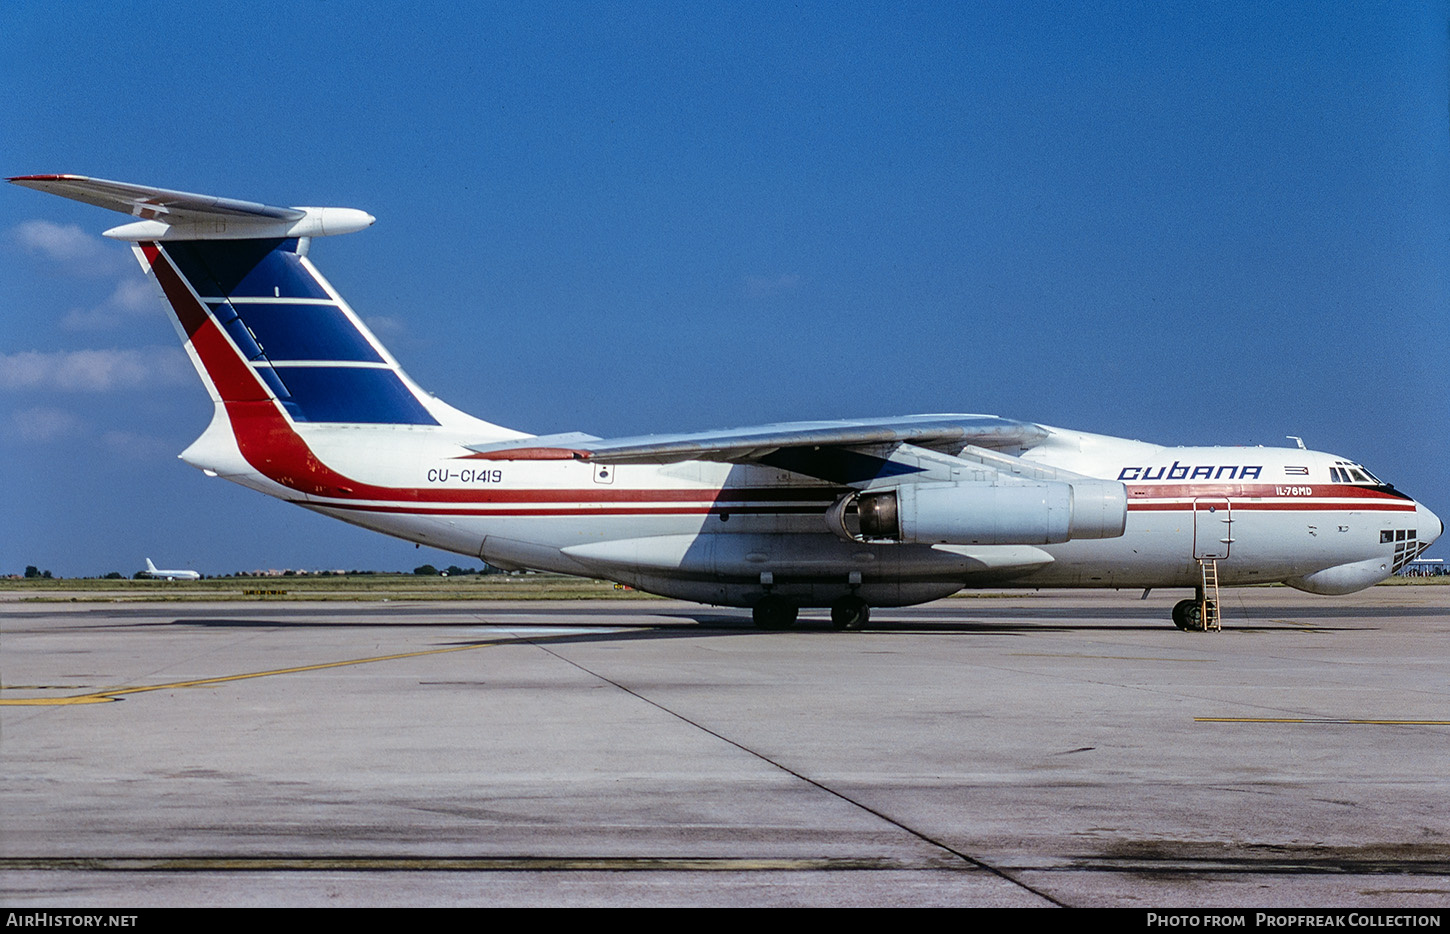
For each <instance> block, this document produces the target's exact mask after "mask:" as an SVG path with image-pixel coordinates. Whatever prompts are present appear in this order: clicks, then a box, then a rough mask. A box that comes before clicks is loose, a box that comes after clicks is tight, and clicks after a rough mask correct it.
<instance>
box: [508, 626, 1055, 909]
mask: <svg viewBox="0 0 1450 934" xmlns="http://www.w3.org/2000/svg"><path fill="white" fill-rule="evenodd" d="M529 644H530V645H533V646H534V647H535V648H538V649H541V650H543V651H544V652H546V653H548V654H549V655H552V656H554V657H555V658H557V659H558V660H559V661H561V662H564V663H565V664H566V665H571V666H573V667H574V668H577V669H578V670H580V671H582V672H584V673H585V674H587V675H589V676H590V677H591V678H597V679H598V680H600V681H602V682H604V683H605V684H608V685H610V686H611V687H614V688H616V689H618V690H620V691H623V692H624V693H626V694H628V695H629V696H631V697H633V698H635V699H637V700H640V701H643V702H644V703H646V704H649V705H650V706H651V707H654V708H655V709H656V710H659V711H660V712H662V713H665V714H668V715H669V716H671V717H674V718H675V719H676V720H679V721H680V722H682V723H686V724H688V725H690V726H692V727H694V728H695V729H697V730H699V731H700V732H702V733H705V734H707V735H709V736H713V737H714V738H715V739H718V740H720V741H721V742H722V743H727V744H729V745H731V746H734V747H735V748H736V749H739V750H740V751H741V752H743V753H745V754H746V755H749V756H753V757H755V758H756V759H759V760H760V761H761V762H764V763H766V764H767V765H769V766H771V767H772V768H774V769H778V770H779V771H781V772H784V773H785V774H787V775H789V776H791V777H792V778H795V779H797V780H799V781H802V782H805V783H806V784H807V785H810V786H811V787H813V788H815V789H817V790H819V791H823V792H825V793H826V794H828V795H831V796H833V797H835V798H838V799H839V800H841V801H844V802H846V803H847V804H849V805H851V806H852V807H854V808H857V809H859V810H861V811H864V812H866V813H867V814H870V815H871V816H872V817H875V818H876V819H877V820H880V821H884V822H885V823H887V824H890V825H891V826H893V827H895V828H897V829H898V830H902V831H904V832H906V833H908V834H910V835H911V836H913V837H915V838H916V839H918V840H920V841H922V842H923V843H925V844H927V845H929V846H933V847H936V848H937V849H939V850H941V851H943V852H945V853H948V854H950V855H951V856H953V857H954V858H956V859H958V860H960V861H962V862H963V863H966V864H967V865H969V866H973V867H975V868H977V869H980V870H982V871H983V872H987V873H991V874H992V875H994V876H996V877H998V878H999V879H1002V880H1003V881H1005V882H1007V883H1009V884H1011V885H1014V886H1016V887H1018V888H1020V889H1022V890H1023V891H1026V892H1029V893H1031V894H1032V895H1035V896H1037V897H1038V898H1040V899H1042V900H1043V901H1045V902H1048V903H1049V904H1051V905H1054V906H1056V907H1058V908H1068V907H1071V906H1070V905H1068V904H1066V903H1065V902H1062V901H1060V900H1059V899H1057V898H1055V897H1053V896H1052V895H1049V894H1048V893H1046V892H1044V891H1042V890H1041V889H1038V888H1035V887H1033V886H1031V885H1028V884H1027V883H1026V882H1023V881H1022V880H1021V879H1018V878H1015V877H1014V876H1013V875H1012V874H1011V873H1009V872H1007V871H1006V870H1004V869H999V868H998V867H996V866H993V865H992V864H991V863H988V862H986V861H984V860H982V859H978V858H977V857H975V856H971V855H970V854H967V853H964V852H962V851H961V850H959V849H957V848H956V847H953V846H952V845H951V844H949V843H947V842H945V841H943V840H939V839H937V838H936V837H933V836H931V835H930V834H927V833H925V832H923V831H920V830H918V829H916V828H915V827H912V826H911V825H909V824H906V823H904V822H902V821H900V820H898V819H897V818H894V817H892V816H891V815H889V814H886V813H885V812H883V811H880V810H878V809H877V808H874V807H872V806H871V805H869V804H866V803H865V802H864V801H859V800H857V799H856V798H853V797H851V796H850V795H848V794H846V793H845V792H843V791H840V790H839V789H836V788H832V787H831V786H830V785H827V784H825V783H824V782H822V781H820V780H819V779H815V778H811V777H810V776H809V775H806V774H804V773H802V772H799V771H797V770H796V769H793V768H791V767H790V766H788V765H786V764H784V763H783V762H780V761H778V760H776V759H773V758H771V757H770V756H768V755H766V754H765V753H763V752H761V751H759V750H758V749H753V748H751V747H750V746H747V745H745V744H744V743H742V742H740V741H739V740H735V739H731V738H730V737H729V736H726V735H725V734H723V733H721V732H719V731H718V730H713V729H711V728H710V727H708V726H706V725H704V724H703V723H700V722H699V721H698V720H692V719H690V718H689V717H687V716H685V715H684V714H682V713H680V712H679V711H677V710H673V709H671V708H670V707H667V706H665V705H664V704H662V703H660V702H659V701H657V700H654V699H652V698H649V697H646V696H645V695H643V694H641V693H640V692H638V691H636V690H634V689H633V688H631V687H629V686H628V685H625V684H621V683H619V682H618V681H615V680H614V679H613V678H609V677H607V676H605V675H602V674H600V673H599V672H597V671H595V670H594V669H592V668H589V667H588V666H586V665H582V664H580V663H579V662H576V661H574V660H573V659H571V658H566V657H565V656H563V655H560V654H559V653H558V652H556V651H554V649H552V648H550V647H549V646H548V645H545V644H542V643H538V642H532V641H531V642H529Z"/></svg>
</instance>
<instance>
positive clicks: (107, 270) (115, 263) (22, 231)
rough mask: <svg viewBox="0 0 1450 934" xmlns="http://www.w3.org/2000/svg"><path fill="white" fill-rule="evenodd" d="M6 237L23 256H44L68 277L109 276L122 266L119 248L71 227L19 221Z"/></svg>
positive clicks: (122, 257)
mask: <svg viewBox="0 0 1450 934" xmlns="http://www.w3.org/2000/svg"><path fill="white" fill-rule="evenodd" d="M10 234H11V237H12V238H13V239H14V240H15V242H16V243H18V244H19V245H20V247H21V248H22V249H24V250H25V251H26V252H27V253H30V254H32V255H34V256H41V257H44V258H45V259H47V260H49V261H50V262H52V263H54V264H55V265H56V266H57V267H59V268H60V269H61V271H63V272H65V273H67V274H69V275H74V276H111V275H116V274H117V273H120V272H122V271H123V270H124V269H125V266H126V254H125V251H124V250H123V248H121V247H120V246H119V245H117V244H113V243H111V242H110V241H108V240H106V239H104V238H102V237H98V236H96V235H95V234H93V233H90V232H88V231H86V230H85V229H83V228H81V227H78V226H76V225H75V224H56V223H53V222H52V221H41V220H35V221H22V222H21V223H19V224H16V225H15V226H14V227H12V228H11V229H10Z"/></svg>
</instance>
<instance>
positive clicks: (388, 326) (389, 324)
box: [363, 315, 408, 338]
mask: <svg viewBox="0 0 1450 934" xmlns="http://www.w3.org/2000/svg"><path fill="white" fill-rule="evenodd" d="M363 322H364V323H365V324H367V326H368V330H369V331H372V332H373V333H374V334H376V335H377V336H378V337H379V338H382V337H398V336H400V335H402V334H404V333H405V332H406V331H407V330H408V328H407V325H405V324H403V322H402V321H399V320H398V319H397V318H394V317H392V316H390V315H371V316H369V317H366V318H364V319H363Z"/></svg>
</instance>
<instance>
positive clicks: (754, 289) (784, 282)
mask: <svg viewBox="0 0 1450 934" xmlns="http://www.w3.org/2000/svg"><path fill="white" fill-rule="evenodd" d="M801 281H802V280H801V277H800V274H799V273H794V272H789V273H781V274H780V275H778V276H746V277H745V293H746V294H747V295H749V296H750V297H751V298H763V297H764V296H766V295H775V294H777V293H779V292H794V291H795V290H796V289H798V288H800V285H801Z"/></svg>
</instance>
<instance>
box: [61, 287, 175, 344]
mask: <svg viewBox="0 0 1450 934" xmlns="http://www.w3.org/2000/svg"><path fill="white" fill-rule="evenodd" d="M165 310H166V305H165V303H164V302H163V300H162V298H161V295H160V294H159V293H158V292H157V291H156V286H155V285H154V284H152V283H151V281H150V280H148V279H142V278H137V277H134V276H128V277H127V278H125V279H122V280H121V281H120V283H118V284H117V285H116V288H115V289H114V290H113V291H112V292H111V294H110V296H109V297H107V299H106V300H105V301H103V302H101V303H100V304H99V305H97V306H95V307H94V308H74V309H72V310H70V311H68V312H66V315H65V317H63V318H61V321H60V326H61V327H63V328H65V329H66V330H67V331H102V330H107V329H111V328H118V327H120V326H122V325H123V324H125V323H126V322H127V321H128V320H131V319H134V318H138V317H144V316H149V315H153V314H164V313H165Z"/></svg>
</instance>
